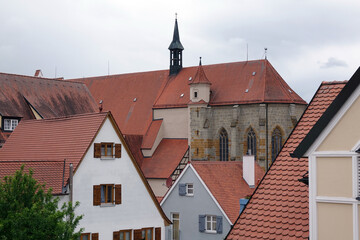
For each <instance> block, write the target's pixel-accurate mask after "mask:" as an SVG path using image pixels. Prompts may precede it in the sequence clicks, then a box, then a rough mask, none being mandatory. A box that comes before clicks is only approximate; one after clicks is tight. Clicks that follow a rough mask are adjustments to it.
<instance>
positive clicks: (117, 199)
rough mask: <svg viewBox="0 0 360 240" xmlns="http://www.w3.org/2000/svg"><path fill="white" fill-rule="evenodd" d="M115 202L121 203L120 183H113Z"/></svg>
mask: <svg viewBox="0 0 360 240" xmlns="http://www.w3.org/2000/svg"><path fill="white" fill-rule="evenodd" d="M115 204H121V184H116V185H115Z"/></svg>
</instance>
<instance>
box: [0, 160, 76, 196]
mask: <svg viewBox="0 0 360 240" xmlns="http://www.w3.org/2000/svg"><path fill="white" fill-rule="evenodd" d="M23 164H24V165H25V168H24V173H29V171H28V170H29V168H31V169H32V170H33V172H34V175H33V177H34V178H35V179H36V180H37V181H38V183H40V184H44V183H45V184H46V185H45V189H49V188H50V187H51V188H52V190H53V191H52V193H53V194H60V193H61V192H62V184H63V174H64V161H7V162H1V163H0V165H1V167H0V179H3V178H4V177H5V176H9V175H13V174H14V173H15V172H16V171H17V170H20V167H21V165H23ZM66 171H69V169H68V168H66V167H65V172H66ZM65 184H66V180H65Z"/></svg>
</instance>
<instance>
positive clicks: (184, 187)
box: [179, 183, 186, 196]
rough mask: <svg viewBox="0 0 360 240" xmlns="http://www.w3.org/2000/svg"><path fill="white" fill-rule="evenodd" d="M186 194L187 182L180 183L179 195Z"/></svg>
mask: <svg viewBox="0 0 360 240" xmlns="http://www.w3.org/2000/svg"><path fill="white" fill-rule="evenodd" d="M185 194H186V184H185V183H179V195H180V196H185Z"/></svg>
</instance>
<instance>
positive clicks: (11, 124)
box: [4, 118, 19, 131]
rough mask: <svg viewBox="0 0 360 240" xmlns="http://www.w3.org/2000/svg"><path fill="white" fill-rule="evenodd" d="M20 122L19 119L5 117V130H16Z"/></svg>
mask: <svg viewBox="0 0 360 240" xmlns="http://www.w3.org/2000/svg"><path fill="white" fill-rule="evenodd" d="M18 124H19V120H18V119H6V118H4V131H14V129H15V128H16V126H17V125H18Z"/></svg>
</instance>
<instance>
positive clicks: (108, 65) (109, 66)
mask: <svg viewBox="0 0 360 240" xmlns="http://www.w3.org/2000/svg"><path fill="white" fill-rule="evenodd" d="M109 75H110V61H109V60H108V76H109Z"/></svg>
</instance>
